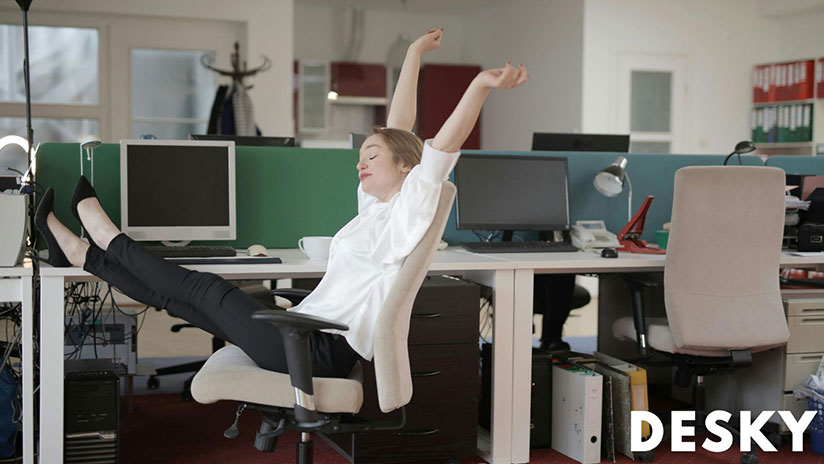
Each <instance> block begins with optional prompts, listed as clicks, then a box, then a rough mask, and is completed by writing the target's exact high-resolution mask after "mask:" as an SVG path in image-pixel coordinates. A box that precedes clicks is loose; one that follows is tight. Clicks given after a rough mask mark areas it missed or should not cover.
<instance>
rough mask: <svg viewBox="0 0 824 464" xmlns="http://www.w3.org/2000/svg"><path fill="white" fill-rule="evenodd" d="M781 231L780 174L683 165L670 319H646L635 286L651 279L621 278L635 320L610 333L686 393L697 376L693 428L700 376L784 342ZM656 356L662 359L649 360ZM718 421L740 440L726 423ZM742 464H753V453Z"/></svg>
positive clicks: (670, 247) (667, 282)
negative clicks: (664, 369)
mask: <svg viewBox="0 0 824 464" xmlns="http://www.w3.org/2000/svg"><path fill="white" fill-rule="evenodd" d="M783 225H784V172H783V171H782V170H781V169H777V168H769V167H749V166H747V167H739V166H734V167H733V166H726V167H720V166H693V167H685V168H682V169H679V170H678V171H677V172H676V173H675V184H674V192H673V205H672V228H671V229H670V235H669V242H668V244H667V255H666V264H665V267H664V304H665V309H666V315H667V317H666V318H650V319H645V317H644V307H643V305H642V298H641V293H642V289H643V288H644V287H651V286H655V282H653V281H651V280H648V279H645V278H643V277H633V276H632V275H627V276H628V277H626V280H627V282H628V284H629V288H630V292H631V297H632V309H633V316H632V317H624V318H621V319H618V320H617V321H615V323H614V324H613V328H612V329H613V335H614V336H615V337H616V338H618V339H619V340H633V341H636V343H637V349H638V354H639V355H640V356H641V357H642V360H641V361H639V363H640V364H647V365H652V366H655V365H670V366H672V365H674V366H675V367H676V376H675V382H676V384H677V385H679V386H682V387H688V386H689V385H690V384H691V383H692V378H693V377H695V378H696V383H695V385H694V387H693V400H694V407H695V409H696V411H697V413H696V424H703V423H704V418H705V417H706V412H704V411H703V409H704V406H705V405H704V395H705V390H704V379H703V376H704V375H712V374H724V373H731V372H733V371H734V370H736V369H740V368H745V367H748V366H750V365H751V364H752V356H751V355H752V353H756V352H759V351H764V350H768V349H771V348H775V347H779V346H782V345H785V344H786V342H787V340H788V339H789V330H788V328H787V322H786V319H785V317H784V309H783V306H782V304H781V294H780V290H779V281H778V270H779V259H780V256H781V240H782V232H783ZM732 328H734V329H732ZM653 355H656V356H658V357H663V358H664V359H665V360H666V361H665V362H664V363H656V362H655V360H654V359H653ZM644 359H645V360H646V361H644ZM720 425H722V426H723V427H724V428H726V429H728V430H729V431H730V432H731V433H732V434H733V436H735V437H736V438H740V434H739V433H738V431H737V430H735V429H734V428H733V427H732V426H729V425H728V424H726V423H722V424H720ZM741 462H742V463H757V462H758V456H757V454H756V453H755V448H753V452H751V453H747V454H744V455H742V457H741Z"/></svg>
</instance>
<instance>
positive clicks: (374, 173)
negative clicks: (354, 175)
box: [356, 134, 412, 201]
mask: <svg viewBox="0 0 824 464" xmlns="http://www.w3.org/2000/svg"><path fill="white" fill-rule="evenodd" d="M356 168H357V170H358V178H359V179H360V181H361V186H362V187H363V191H364V192H366V193H368V194H369V195H372V196H374V197H376V198H378V200H380V201H389V199H390V198H392V195H394V194H395V193H397V192H399V191H400V190H401V185H403V181H404V179H406V175H407V174H408V173H409V171H410V170H411V169H412V168H411V166H408V165H404V164H403V163H401V162H397V161H395V156H394V155H393V154H392V152H390V151H389V148H388V147H387V146H386V143H385V142H384V141H383V137H381V136H380V135H378V134H373V135H370V136H369V137H368V138H367V139H366V140H364V142H363V145H362V146H361V149H360V160H359V161H358V164H357V166H356Z"/></svg>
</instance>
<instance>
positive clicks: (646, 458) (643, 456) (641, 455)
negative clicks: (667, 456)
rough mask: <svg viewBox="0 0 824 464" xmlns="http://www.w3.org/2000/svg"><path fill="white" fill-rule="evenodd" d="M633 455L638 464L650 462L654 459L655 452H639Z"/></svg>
mask: <svg viewBox="0 0 824 464" xmlns="http://www.w3.org/2000/svg"><path fill="white" fill-rule="evenodd" d="M634 454H635V459H637V460H638V461H640V462H652V460H653V459H655V450H649V451H641V452H638V453H634Z"/></svg>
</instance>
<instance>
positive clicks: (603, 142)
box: [532, 132, 629, 153]
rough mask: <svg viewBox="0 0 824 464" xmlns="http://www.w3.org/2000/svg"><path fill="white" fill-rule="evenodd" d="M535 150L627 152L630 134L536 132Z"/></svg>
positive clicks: (533, 146)
mask: <svg viewBox="0 0 824 464" xmlns="http://www.w3.org/2000/svg"><path fill="white" fill-rule="evenodd" d="M532 150H533V151H609V152H613V153H627V152H628V151H629V135H611V134H561V133H548V132H534V133H533V134H532Z"/></svg>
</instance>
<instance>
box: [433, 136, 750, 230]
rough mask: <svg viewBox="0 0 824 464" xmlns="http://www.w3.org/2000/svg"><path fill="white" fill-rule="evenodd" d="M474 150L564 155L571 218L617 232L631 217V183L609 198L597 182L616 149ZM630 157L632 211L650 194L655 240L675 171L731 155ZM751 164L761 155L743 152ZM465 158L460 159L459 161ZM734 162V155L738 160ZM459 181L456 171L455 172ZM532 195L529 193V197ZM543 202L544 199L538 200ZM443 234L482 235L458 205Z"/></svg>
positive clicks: (668, 204)
mask: <svg viewBox="0 0 824 464" xmlns="http://www.w3.org/2000/svg"><path fill="white" fill-rule="evenodd" d="M465 153H473V154H496V155H501V154H504V155H522V156H523V155H527V156H562V157H566V158H567V160H568V163H567V169H568V172H569V212H570V221H571V222H572V223H573V224H574V223H575V221H577V220H582V219H601V220H603V221H604V222H605V223H606V226H607V229H608V230H609V231H611V232H614V233H618V232H619V231H620V230H621V228H622V227H623V226H624V225H625V224H626V223H627V195H628V189H627V186H626V185H625V186H624V191H623V192H622V193H621V194H620V195H618V196H616V197H613V198H607V197H605V196H603V195H601V194H600V193H598V191H597V190H595V187H594V186H593V184H592V181H593V179H594V178H595V175H596V174H597V173H598V171H600V170H601V169H603V168H604V167H606V166H608V165H609V164H610V163H612V162H613V161H615V159H616V158H617V156H618V154H616V153H594V152H514V151H507V152H491V151H475V150H472V151H469V150H468V151H465ZM621 156H624V157H626V158H627V161H628V164H627V174H628V175H629V178H630V182H631V183H632V212H633V214H634V213H635V212H636V211H637V210H638V208H640V207H641V204H642V203H643V202H644V200H645V199H646V197H647V195H653V196H654V199H653V201H652V205H651V206H650V210H649V212H648V214H647V219H646V223H645V227H644V234H643V235H642V238H643V239H644V240H647V241H651V242H654V241H655V231H656V230H657V229H660V228H661V227H662V226H663V224H664V223H665V222H668V221H669V220H670V211H671V209H672V183H673V179H674V177H675V171H677V170H678V169H680V168H682V167H684V166H698V165H718V166H720V165H721V163H723V161H724V158H725V157H726V155H723V156H722V155H668V154H631V153H630V154H622V155H621ZM741 159H742V160H743V162H744V164H746V165H750V166H761V165H762V162H761V159H760V158H759V157H757V156H743V157H742V158H741ZM458 162H459V163H460V161H458ZM733 162H735V160H733ZM452 179H453V181H454V176H453V178H452ZM524 201H529V199H524ZM535 206H536V207H540V205H535ZM522 235H524V238H527V239H529V238H532V237H534V236H535V235H534V234H522ZM444 238H445V240H446V241H447V242H450V243H459V242H471V241H477V240H478V238H477V237H476V236H475V234H474V233H472V232H471V231H466V230H458V228H457V219H456V210H455V209H454V208H453V211H452V214H451V215H450V217H449V222H448V223H447V226H446V231H445V232H444Z"/></svg>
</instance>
